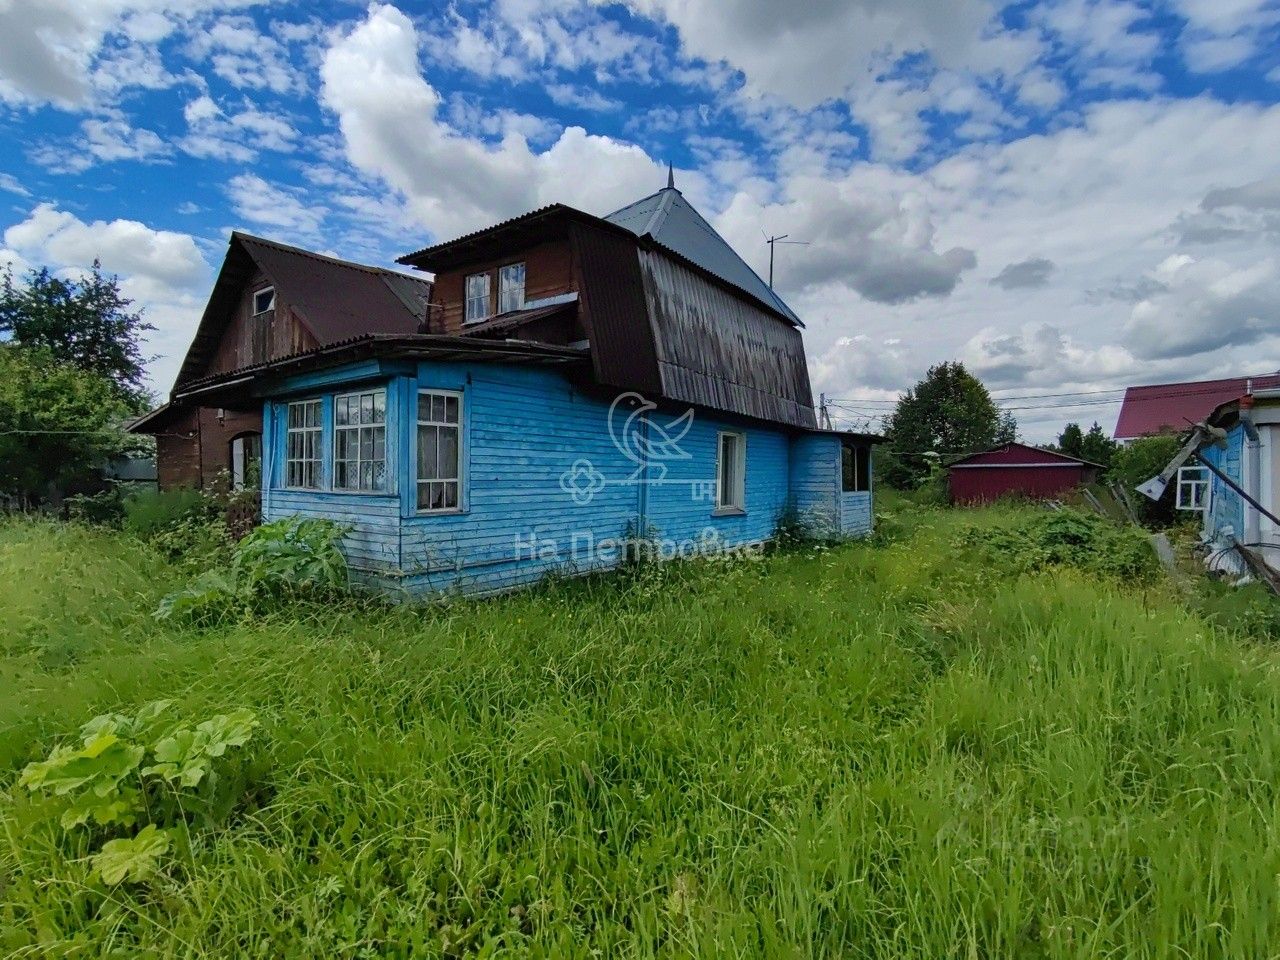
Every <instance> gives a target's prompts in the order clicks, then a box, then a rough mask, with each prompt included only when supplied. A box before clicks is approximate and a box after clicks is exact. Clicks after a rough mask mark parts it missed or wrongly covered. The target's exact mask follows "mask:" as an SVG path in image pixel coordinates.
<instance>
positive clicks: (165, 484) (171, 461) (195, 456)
mask: <svg viewBox="0 0 1280 960" xmlns="http://www.w3.org/2000/svg"><path fill="white" fill-rule="evenodd" d="M199 429H200V428H199V412H198V411H197V410H194V409H193V410H187V411H185V412H184V413H183V415H182V416H181V417H180V418H176V419H174V420H173V421H172V422H171V423H170V424H169V425H168V426H166V427H165V428H164V430H163V431H161V432H160V433H158V434H156V482H157V483H159V484H160V489H161V490H173V489H175V488H177V487H198V486H200V432H199Z"/></svg>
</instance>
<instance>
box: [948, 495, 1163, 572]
mask: <svg viewBox="0 0 1280 960" xmlns="http://www.w3.org/2000/svg"><path fill="white" fill-rule="evenodd" d="M1016 517H1017V519H1016V520H1014V521H1013V522H1010V523H1004V524H998V525H996V526H976V525H975V526H972V527H970V528H969V529H968V530H966V531H965V532H964V533H963V535H962V542H963V543H964V544H965V546H967V547H969V548H971V549H974V550H976V551H977V552H978V553H979V554H980V555H981V556H982V559H983V561H984V562H985V563H986V564H987V565H989V566H991V567H994V568H997V569H999V570H1001V571H1006V572H1010V573H1029V572H1032V571H1035V570H1040V569H1043V568H1045V567H1074V568H1076V569H1078V570H1083V571H1085V572H1087V573H1093V574H1097V575H1099V576H1105V577H1112V578H1116V579H1120V580H1134V581H1148V580H1151V579H1153V578H1154V577H1155V575H1156V573H1157V572H1158V571H1159V561H1158V560H1157V558H1156V555H1155V551H1153V550H1152V548H1151V544H1150V542H1149V541H1148V540H1147V537H1146V535H1145V534H1143V533H1142V532H1141V531H1140V530H1138V529H1136V528H1134V527H1132V526H1123V525H1120V524H1116V523H1113V522H1111V521H1109V520H1107V519H1105V518H1103V517H1100V516H1098V515H1097V514H1093V513H1082V512H1080V511H1076V510H1056V511H1045V512H1042V513H1040V512H1037V513H1031V514H1025V513H1022V512H1019V513H1018V514H1016Z"/></svg>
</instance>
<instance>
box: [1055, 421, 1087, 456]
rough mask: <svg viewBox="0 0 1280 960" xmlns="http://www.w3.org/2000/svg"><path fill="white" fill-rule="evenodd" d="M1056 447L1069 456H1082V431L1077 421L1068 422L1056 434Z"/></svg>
mask: <svg viewBox="0 0 1280 960" xmlns="http://www.w3.org/2000/svg"><path fill="white" fill-rule="evenodd" d="M1058 449H1059V450H1061V451H1062V452H1063V453H1065V454H1066V455H1067V456H1069V457H1083V456H1084V452H1083V451H1084V431H1083V430H1081V429H1080V424H1078V423H1068V424H1067V425H1066V427H1065V428H1064V429H1063V431H1062V433H1060V434H1058Z"/></svg>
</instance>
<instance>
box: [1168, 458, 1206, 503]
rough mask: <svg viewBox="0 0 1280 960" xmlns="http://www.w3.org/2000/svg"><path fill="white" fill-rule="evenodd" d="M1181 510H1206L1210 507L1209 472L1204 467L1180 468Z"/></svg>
mask: <svg viewBox="0 0 1280 960" xmlns="http://www.w3.org/2000/svg"><path fill="white" fill-rule="evenodd" d="M1176 506H1177V508H1178V509H1179V510H1204V509H1205V508H1206V507H1208V506H1209V471H1208V470H1207V469H1205V468H1204V467H1179V468H1178V499H1177V504H1176Z"/></svg>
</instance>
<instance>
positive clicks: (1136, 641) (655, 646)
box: [0, 507, 1280, 960]
mask: <svg viewBox="0 0 1280 960" xmlns="http://www.w3.org/2000/svg"><path fill="white" fill-rule="evenodd" d="M1024 516H1025V510H1020V509H1019V508H1011V507H1002V508H998V509H994V510H991V511H985V512H981V513H978V514H972V513H959V512H941V511H920V512H917V513H915V514H911V515H903V516H901V517H899V518H897V520H896V522H894V523H892V524H890V523H886V524H885V525H884V529H885V531H886V533H885V535H883V536H881V537H880V538H878V539H877V541H876V542H874V543H869V544H855V545H850V546H846V547H839V548H835V549H830V550H826V549H816V550H809V551H801V552H793V553H788V554H782V555H775V556H772V557H770V558H767V559H765V560H763V561H761V562H758V563H752V564H745V563H744V564H739V565H734V566H723V565H718V564H686V565H670V566H666V567H662V568H658V569H656V570H648V571H646V572H642V573H641V574H639V575H636V576H632V577H619V578H613V579H598V580H588V581H575V582H566V583H560V584H552V585H550V586H548V587H546V588H544V589H542V590H540V591H537V592H534V593H529V594H525V595H520V596H514V597H509V598H504V599H500V600H496V601H491V602H487V603H460V604H455V605H452V606H448V607H440V608H428V609H408V608H400V609H381V608H377V607H373V606H362V607H360V608H358V609H351V610H334V609H326V608H316V607H311V608H300V609H298V610H295V611H293V612H291V613H290V614H289V615H282V616H280V617H277V618H274V619H268V620H265V621H259V622H255V623H253V624H247V625H242V626H238V627H230V628H220V629H217V630H212V631H208V632H195V631H188V632H183V631H179V630H175V629H172V628H169V629H166V630H164V631H161V630H160V629H159V628H158V627H157V626H155V625H154V624H151V623H149V622H147V621H146V618H145V616H143V615H140V614H138V613H137V611H144V612H145V611H149V610H150V609H151V608H152V607H153V606H154V600H155V598H156V596H157V595H158V594H159V593H160V592H162V590H163V588H164V587H163V581H164V580H165V577H164V574H163V572H162V571H151V572H144V573H141V574H139V573H138V572H137V570H136V564H139V563H141V564H142V565H143V567H142V569H143V570H144V571H147V570H148V568H147V566H146V564H147V563H148V562H149V561H147V560H146V559H145V555H144V554H142V553H140V552H139V551H140V548H138V547H135V546H132V545H130V544H128V543H127V542H125V541H122V540H114V539H112V538H111V537H106V536H99V535H96V534H88V533H84V532H80V531H68V530H66V529H65V528H54V527H44V528H37V527H30V526H25V525H22V524H17V525H14V526H12V527H7V528H0V570H9V569H16V568H18V567H20V566H21V565H22V564H23V563H29V564H36V565H38V566H39V567H40V569H41V570H42V571H44V572H43V575H42V576H41V577H39V578H26V579H23V580H20V581H17V582H11V585H10V586H9V587H7V588H5V591H6V592H10V591H12V592H14V594H15V595H14V597H12V598H8V597H6V598H5V599H4V600H3V603H4V605H5V609H24V610H28V611H47V610H51V609H52V608H53V606H54V605H55V602H56V598H58V597H62V596H66V595H71V594H74V593H75V592H76V591H77V590H89V591H91V592H90V594H89V595H90V596H96V597H99V598H100V600H99V601H98V602H93V603H86V604H85V606H84V607H83V608H82V609H83V611H84V614H83V615H84V616H85V617H90V618H91V617H93V616H96V617H97V618H98V619H97V620H96V621H92V620H91V622H97V623H101V624H108V625H112V626H111V627H109V628H104V630H105V632H110V630H111V629H114V633H113V634H112V636H111V637H110V638H108V637H107V636H106V635H105V632H104V631H98V630H97V629H96V628H95V629H94V630H91V631H90V636H92V637H93V638H94V639H93V641H92V643H91V644H90V646H89V647H88V648H87V650H86V651H85V652H84V653H82V654H81V655H79V656H78V657H77V658H76V659H74V661H72V662H65V661H64V662H57V663H50V662H47V661H46V660H45V659H44V658H42V657H41V656H40V655H38V654H36V653H32V650H33V649H35V648H36V647H38V644H36V643H35V642H34V641H33V644H34V645H33V646H31V647H29V648H24V647H23V642H24V640H23V638H24V637H26V636H28V634H26V633H23V632H21V631H17V632H13V631H11V632H9V633H6V634H4V637H5V641H4V642H5V655H6V658H7V659H6V660H5V666H4V671H3V674H0V697H3V698H4V700H5V702H6V703H8V702H9V701H10V699H11V698H17V699H21V698H22V697H23V693H22V690H23V689H25V688H26V686H27V685H31V684H38V685H39V687H40V689H41V691H42V694H41V696H40V697H39V698H30V697H27V698H25V699H21V702H22V704H23V706H22V709H21V711H20V712H17V711H14V710H8V712H7V713H5V715H4V716H5V722H6V728H5V733H4V756H3V769H4V771H5V772H4V774H3V779H2V780H0V783H2V784H3V787H4V790H5V793H4V796H3V797H0V824H2V826H3V830H4V836H5V843H4V845H3V847H0V950H3V951H4V952H5V953H7V954H12V955H16V956H24V955H25V956H101V955H109V954H111V953H113V952H114V953H116V954H118V955H121V956H131V957H132V956H228V957H230V956H236V957H239V956H264V957H277V956H298V957H347V956H368V957H423V956H425V957H431V956H472V955H474V956H483V957H496V956H512V957H514V956H519V957H576V956H580V957H608V958H613V957H683V956H700V957H845V956H855V957H863V956H865V957H918V958H922V960H924V958H928V960H936V958H941V957H966V958H967V957H974V958H987V957H1064V958H1065V957H1077V958H1085V957H1089V958H1092V957H1108V956H1109V957H1173V956H1177V957H1265V956H1274V955H1276V954H1277V952H1280V947H1278V946H1277V944H1280V903H1278V902H1277V880H1276V878H1277V876H1280V835H1278V833H1280V831H1278V825H1280V817H1278V812H1277V811H1278V809H1280V807H1278V797H1277V782H1278V780H1277V778H1278V775H1280V770H1277V763H1280V676H1277V671H1276V660H1275V656H1274V655H1273V654H1272V653H1271V651H1269V650H1267V649H1263V648H1260V647H1258V646H1255V645H1248V644H1244V643H1242V642H1240V641H1239V640H1238V639H1237V638H1235V637H1232V636H1229V635H1225V634H1222V633H1220V632H1217V631H1216V630H1215V629H1214V628H1210V627H1208V626H1206V624H1205V623H1204V622H1203V621H1201V620H1200V619H1197V618H1196V617H1195V616H1194V615H1192V614H1189V613H1187V612H1185V611H1183V610H1182V609H1181V608H1180V607H1179V606H1177V605H1176V603H1175V601H1174V599H1173V598H1172V597H1171V596H1166V594H1165V593H1164V592H1163V591H1162V590H1161V589H1160V588H1159V587H1156V588H1152V589H1146V590H1143V591H1134V590H1131V589H1128V588H1125V587H1122V586H1120V585H1118V584H1113V583H1109V582H1106V581H1103V580H1097V579H1092V578H1089V577H1087V576H1085V575H1083V574H1080V573H1078V572H1074V571H1071V570H1063V569H1058V570H1056V571H1054V572H1052V573H1047V574H1041V575H1030V576H1025V575H1024V576H1016V575H1013V574H1010V573H1007V572H1002V570H1001V569H1000V568H999V564H993V563H992V562H990V560H989V559H986V560H984V561H983V562H977V561H976V560H975V558H974V557H973V556H970V555H968V554H966V553H965V547H964V543H965V542H966V539H972V538H971V537H968V538H966V535H965V532H964V531H965V530H966V529H967V528H968V526H969V525H970V524H972V523H974V522H976V523H978V524H979V525H983V526H992V525H1000V524H1004V523H1015V522H1018V521H1019V520H1020V518H1022V517H1024ZM93 591H97V592H96V593H94V592H93ZM135 599H136V600H137V601H138V602H137V603H134V600H135ZM91 611H96V613H91ZM33 616H35V617H36V618H37V619H38V618H39V615H38V614H33ZM60 622H61V623H62V624H63V626H61V627H56V629H58V630H63V631H65V632H66V633H68V634H69V635H70V634H73V633H75V631H76V626H75V619H74V618H72V619H71V620H66V621H60ZM31 636H35V634H31ZM157 697H173V698H175V699H177V700H178V701H179V709H181V710H185V711H188V712H190V713H191V714H192V715H207V714H209V713H211V712H214V711H225V710H227V709H230V708H234V707H239V706H247V707H251V708H252V709H254V710H255V711H257V712H258V713H259V715H260V716H261V717H262V718H263V720H264V722H265V730H264V734H263V736H262V738H261V739H262V741H263V742H264V743H265V744H266V746H265V748H264V750H263V752H262V754H261V756H260V757H258V758H257V760H256V762H257V763H258V764H259V768H260V771H261V773H260V785H259V789H258V790H257V791H256V792H255V793H254V795H253V796H252V797H247V798H246V799H245V802H244V804H243V806H242V808H241V812H240V814H239V815H237V816H236V817H235V818H234V819H233V821H232V822H231V823H229V824H228V825H227V826H226V827H225V828H224V829H222V830H220V831H219V832H217V833H215V834H204V835H193V839H192V844H191V846H190V849H185V850H182V851H181V852H180V853H179V855H178V856H177V857H176V858H175V859H174V860H172V861H171V862H170V863H169V864H168V866H167V867H166V871H165V874H164V876H163V878H162V879H159V880H157V881H154V882H152V883H150V884H148V885H138V886H124V887H119V888H115V889H113V890H109V891H108V890H104V889H103V888H101V887H100V886H95V885H94V884H92V883H89V882H88V881H87V879H86V878H87V874H88V868H87V865H86V864H85V862H84V861H83V857H84V856H85V855H86V853H87V846H86V847H84V848H83V849H82V848H80V847H77V846H76V845H75V843H81V842H82V841H75V842H72V841H69V840H67V839H65V838H64V837H63V836H62V835H61V832H60V831H59V830H58V829H57V828H56V826H51V825H50V824H49V823H48V822H47V817H46V814H45V812H44V810H43V809H42V808H41V807H40V806H39V805H38V804H36V803H35V802H33V801H32V800H31V799H30V798H28V797H27V796H25V791H22V790H19V788H17V786H16V783H15V781H16V772H17V771H18V770H19V769H20V768H21V766H22V764H23V763H25V762H26V761H28V760H30V759H33V758H35V757H37V756H42V755H44V754H45V753H46V752H47V750H48V747H49V744H50V741H51V739H52V738H53V737H54V735H55V734H58V735H60V734H68V733H71V732H72V731H73V730H74V729H75V728H77V727H78V726H79V725H80V724H81V723H82V722H83V721H84V720H86V719H88V718H89V717H90V716H92V715H94V714H95V713H97V712H100V711H102V710H106V709H114V708H129V707H133V706H136V705H137V704H140V703H143V702H145V701H147V700H150V699H154V698H157Z"/></svg>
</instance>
